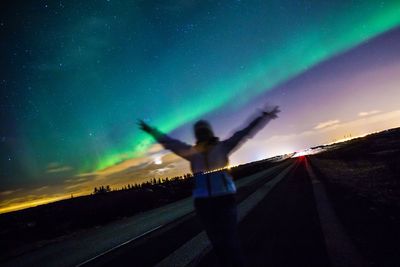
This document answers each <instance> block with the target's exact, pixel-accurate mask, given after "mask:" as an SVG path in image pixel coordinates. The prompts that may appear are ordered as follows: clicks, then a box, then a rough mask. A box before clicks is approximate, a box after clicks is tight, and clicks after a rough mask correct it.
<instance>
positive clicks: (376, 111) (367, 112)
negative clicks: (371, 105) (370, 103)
mask: <svg viewBox="0 0 400 267" xmlns="http://www.w3.org/2000/svg"><path fill="white" fill-rule="evenodd" d="M380 112H381V111H380V110H371V111H361V112H360V113H358V116H360V117H365V116H369V115H373V114H377V113H380Z"/></svg>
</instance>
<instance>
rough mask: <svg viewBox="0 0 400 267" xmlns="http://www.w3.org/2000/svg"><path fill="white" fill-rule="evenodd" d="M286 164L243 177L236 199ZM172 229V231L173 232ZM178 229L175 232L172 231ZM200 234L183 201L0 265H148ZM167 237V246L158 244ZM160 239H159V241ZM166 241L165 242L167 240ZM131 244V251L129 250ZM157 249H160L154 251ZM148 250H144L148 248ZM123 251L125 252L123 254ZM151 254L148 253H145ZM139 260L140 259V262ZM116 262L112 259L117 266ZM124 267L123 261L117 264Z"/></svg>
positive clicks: (188, 202) (188, 204) (189, 202)
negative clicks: (138, 263)
mask: <svg viewBox="0 0 400 267" xmlns="http://www.w3.org/2000/svg"><path fill="white" fill-rule="evenodd" d="M287 165H288V162H284V163H282V164H278V165H277V166H275V167H272V168H270V169H268V170H265V171H262V172H259V173H256V174H254V175H250V176H248V177H244V178H242V179H240V180H239V181H237V186H238V189H239V194H238V199H239V200H240V198H242V197H244V196H245V195H246V194H247V195H248V194H249V193H251V192H252V191H254V190H255V189H256V188H257V186H259V184H260V181H261V183H264V182H265V179H270V178H272V177H273V174H275V173H276V172H279V171H280V170H281V169H282V168H283V167H285V166H287ZM174 229H175V230H174ZM177 229H178V230H179V231H178V233H176V232H174V231H176V230H177ZM200 231H201V226H200V225H199V223H198V222H197V221H196V219H195V216H194V212H193V204H192V199H191V198H188V199H183V200H181V201H177V202H174V203H171V204H169V205H166V206H164V207H160V208H157V209H154V210H151V211H148V212H144V213H143V214H139V215H137V216H133V217H131V218H126V219H124V220H121V221H116V222H113V223H111V224H109V225H106V226H103V227H98V228H93V229H90V230H88V231H85V232H83V233H77V234H73V235H72V236H70V237H67V238H65V239H64V240H62V241H61V242H55V243H52V244H49V245H47V246H45V247H42V248H39V249H37V250H34V251H31V252H28V253H25V254H23V255H21V256H19V257H16V258H12V259H10V260H8V261H6V262H2V263H1V265H2V266H59V267H62V266H77V265H79V264H82V263H86V261H87V260H90V261H89V262H87V264H92V263H93V262H97V264H96V265H100V261H102V260H103V259H107V261H106V262H109V261H108V259H109V258H111V259H120V257H114V255H120V254H121V255H127V256H126V257H124V258H125V259H127V260H128V261H130V259H131V257H130V256H131V255H133V254H135V253H136V254H138V255H139V256H141V257H138V258H137V259H136V260H137V262H141V263H143V265H138V266H148V265H152V264H153V263H154V262H155V261H154V259H150V260H149V259H146V258H147V256H145V255H147V254H150V256H151V257H150V258H153V257H154V255H158V256H157V257H156V258H157V259H158V260H161V259H162V257H163V256H166V255H168V253H170V252H171V251H173V250H174V249H176V248H177V247H179V246H180V245H181V244H182V243H184V242H185V241H187V239H189V238H190V237H191V236H193V235H195V234H196V233H198V232H200ZM168 236H170V237H171V239H170V240H171V241H170V242H168V243H167V244H166V243H164V242H159V240H164V238H166V237H168ZM160 237H161V238H160ZM167 240H168V239H167ZM132 245H134V246H135V249H134V250H133V251H134V252H132V250H129V249H127V248H130V247H131V246H132ZM157 246H159V247H160V249H159V250H156V249H155V248H157ZM149 247H150V249H147V248H149ZM125 251H129V252H128V253H127V254H126V253H125ZM149 251H151V252H149ZM142 259H143V260H142ZM117 262H118V260H116V263H115V264H117ZM121 264H122V265H123V266H125V261H124V262H123V263H121Z"/></svg>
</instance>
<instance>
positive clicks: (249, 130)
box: [223, 106, 280, 154]
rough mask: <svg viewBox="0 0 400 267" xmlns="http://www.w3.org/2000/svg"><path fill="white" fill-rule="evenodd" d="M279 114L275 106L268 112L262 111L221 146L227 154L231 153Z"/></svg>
mask: <svg viewBox="0 0 400 267" xmlns="http://www.w3.org/2000/svg"><path fill="white" fill-rule="evenodd" d="M279 112H280V110H279V107H278V106H275V107H274V108H273V109H272V110H270V111H266V110H264V111H262V112H261V114H260V115H259V116H257V117H256V118H255V119H253V120H252V121H251V122H250V123H249V124H248V125H247V126H246V127H245V128H243V129H241V130H239V131H237V132H235V133H234V134H233V135H232V136H231V137H229V138H228V139H226V140H224V141H223V145H224V148H225V151H226V153H227V154H230V153H232V152H233V151H234V150H236V149H237V148H239V147H240V145H241V144H242V143H243V142H244V141H246V140H247V139H248V138H251V137H253V136H254V135H255V134H256V133H257V132H258V131H259V130H261V129H262V128H263V127H264V126H265V125H266V124H267V123H268V122H269V121H270V120H272V119H276V118H277V117H278V115H277V114H278V113H279Z"/></svg>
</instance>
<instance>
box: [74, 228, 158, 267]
mask: <svg viewBox="0 0 400 267" xmlns="http://www.w3.org/2000/svg"><path fill="white" fill-rule="evenodd" d="M163 226H164V225H159V226H157V227H154V228H153V229H150V230H148V231H146V232H144V233H142V234H140V235H138V236H135V237H134V238H131V239H129V240H127V241H125V242H123V243H121V244H119V245H117V246H115V247H112V248H110V249H108V250H106V251H104V252H103V253H100V254H98V255H96V256H94V257H92V258H90V259H88V260H85V261H84V262H82V263H80V264H78V265H76V267H80V266H83V265H85V264H87V263H89V262H91V261H93V260H95V259H97V258H99V257H101V256H103V255H105V254H107V253H110V252H111V251H113V250H116V249H118V248H120V247H122V246H125V245H126V244H129V243H131V242H133V241H135V240H137V239H139V238H141V237H142V236H145V235H147V234H150V233H151V232H154V231H155V230H157V229H159V228H161V227H163Z"/></svg>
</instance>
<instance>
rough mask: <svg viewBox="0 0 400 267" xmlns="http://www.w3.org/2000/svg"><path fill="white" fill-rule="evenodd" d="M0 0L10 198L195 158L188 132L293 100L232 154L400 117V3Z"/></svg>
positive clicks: (139, 176) (378, 126)
mask: <svg viewBox="0 0 400 267" xmlns="http://www.w3.org/2000/svg"><path fill="white" fill-rule="evenodd" d="M5 2H6V1H3V2H2V3H1V4H0V10H1V11H0V12H1V16H0V34H1V41H0V48H1V51H0V55H1V56H0V58H1V61H0V64H1V74H0V75H1V76H0V86H1V95H0V101H1V102H0V110H1V113H0V120H1V128H0V164H1V169H0V200H1V201H2V204H1V205H0V212H4V211H8V210H11V209H16V208H20V207H25V206H28V205H33V204H38V203H42V202H47V201H50V200H56V199H59V198H62V197H65V196H66V195H68V196H69V195H70V194H76V195H79V194H84V193H88V192H89V191H91V190H92V188H93V187H94V186H96V185H101V184H110V185H112V186H113V185H115V186H117V185H122V184H126V183H128V182H132V181H133V182H134V181H139V180H143V179H144V178H152V177H163V176H171V175H178V174H183V173H185V172H188V171H189V169H188V165H187V163H186V162H183V161H182V160H181V159H179V158H177V157H175V156H174V155H172V154H170V153H168V151H165V150H163V149H162V148H161V147H160V146H159V145H157V144H154V141H153V139H152V138H151V137H150V136H147V135H146V134H145V133H143V132H140V130H139V129H138V127H137V125H136V120H137V119H138V118H141V119H144V120H146V121H147V122H148V123H149V124H151V125H154V126H157V127H158V128H159V129H160V130H162V131H165V132H168V133H170V134H171V135H173V136H174V137H177V138H180V139H182V140H184V141H186V142H188V143H193V142H194V138H193V134H192V128H191V127H192V124H193V122H194V121H196V120H197V119H200V118H206V119H208V120H210V121H211V123H212V124H213V125H214V128H215V132H216V133H217V135H219V136H220V137H221V138H222V139H223V138H225V137H227V136H228V135H229V134H231V133H232V131H233V130H235V129H240V127H241V126H244V123H245V121H246V119H247V118H249V117H250V116H251V114H253V113H254V112H255V111H256V109H257V108H261V107H263V106H265V104H266V103H270V104H278V105H280V106H281V109H282V113H281V115H280V118H279V119H278V120H275V121H273V122H271V124H270V125H267V126H266V128H265V130H262V131H261V132H260V133H259V134H258V135H257V136H256V137H255V138H254V139H252V140H251V141H250V142H249V143H248V144H246V145H244V146H243V148H242V149H241V150H239V151H238V152H236V153H235V154H234V155H233V157H232V159H231V163H232V164H238V163H244V162H249V161H253V160H257V159H262V158H265V157H269V156H274V155H277V154H281V153H287V152H293V151H297V150H300V149H305V148H307V147H309V146H312V145H318V144H322V143H328V142H332V141H335V140H337V139H340V138H344V137H346V135H349V134H352V136H354V135H360V134H366V133H369V132H373V131H377V130H383V129H387V128H391V127H396V126H400V111H399V106H398V103H396V102H398V100H399V99H400V92H399V91H400V89H399V88H400V52H399V51H400V49H398V48H399V45H400V30H399V28H398V27H399V25H400V2H399V1H264V0H259V1H200V0H199V1H190V0H175V1H172V0H171V1H162V0H159V1H155V0H148V1H144V0H143V1H113V0H109V1H106V0H104V1H32V2H31V3H23V2H21V3H18V1H14V2H11V1H9V3H8V4H6V3H5Z"/></svg>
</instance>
